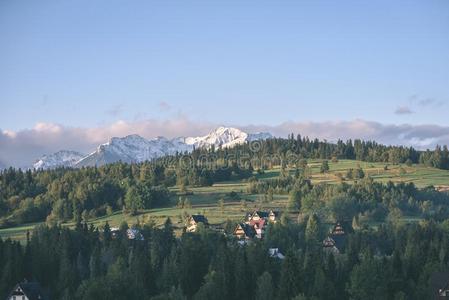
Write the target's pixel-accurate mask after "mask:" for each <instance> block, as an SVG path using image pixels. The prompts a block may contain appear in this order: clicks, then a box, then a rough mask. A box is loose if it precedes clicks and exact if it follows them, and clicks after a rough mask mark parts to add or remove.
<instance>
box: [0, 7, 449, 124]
mask: <svg viewBox="0 0 449 300" xmlns="http://www.w3.org/2000/svg"><path fill="white" fill-rule="evenodd" d="M0 45H1V46H0V70H1V71H0V128H1V129H3V130H14V131H18V130H23V129H26V128H33V127H34V126H35V125H36V123H38V122H48V123H56V124H62V125H64V126H70V127H98V126H104V125H105V124H110V123H113V122H116V121H117V120H126V121H129V122H132V121H136V120H144V119H156V120H165V119H173V118H178V117H179V116H184V117H185V116H186V117H188V118H189V119H192V120H196V121H199V122H214V123H221V124H242V125H248V124H264V125H276V124H280V123H282V122H285V121H294V122H296V121H316V122H320V121H332V120H354V119H363V120H370V121H376V122H381V123H388V124H403V123H407V124H437V125H441V126H447V125H449V118H448V117H447V115H448V112H449V1H446V0H430V1H422V0H406V1H321V0H313V1H241V0H239V1H229V0H228V1H148V0H145V1H123V0H120V1H116V0H107V1H102V0H98V1H92V0H89V1H85V0H76V1H60V0H58V1H56V0H54V1H48V0H40V1H22V0H3V1H1V2H0Z"/></svg>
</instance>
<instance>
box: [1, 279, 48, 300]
mask: <svg viewBox="0 0 449 300" xmlns="http://www.w3.org/2000/svg"><path fill="white" fill-rule="evenodd" d="M6 299H7V300H48V299H49V298H48V297H46V296H44V293H43V292H42V289H41V286H40V284H39V283H38V282H28V281H26V280H25V281H24V282H21V283H18V284H16V286H15V287H14V288H13V289H12V291H11V292H10V293H9V295H8V297H7V298H6Z"/></svg>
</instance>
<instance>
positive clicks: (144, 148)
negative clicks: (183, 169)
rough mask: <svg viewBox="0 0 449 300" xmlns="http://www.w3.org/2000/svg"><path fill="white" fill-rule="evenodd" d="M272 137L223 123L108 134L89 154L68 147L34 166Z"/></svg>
mask: <svg viewBox="0 0 449 300" xmlns="http://www.w3.org/2000/svg"><path fill="white" fill-rule="evenodd" d="M271 137H272V135H271V134H270V133H268V132H258V133H246V132H244V131H242V130H240V129H237V128H234V127H225V126H220V127H218V128H216V129H214V130H212V131H210V132H209V133H208V134H207V135H204V136H197V137H177V138H173V139H167V138H165V137H162V136H158V137H155V138H152V139H145V138H143V137H141V136H140V135H137V134H130V135H127V136H124V137H111V138H110V139H109V141H108V142H106V143H103V144H100V145H99V146H98V147H97V148H96V150H95V151H93V152H91V153H90V154H88V155H82V154H81V153H79V152H76V151H68V150H61V151H58V152H56V153H53V154H50V155H44V156H43V157H41V158H40V159H39V160H37V161H36V163H35V164H34V165H33V168H34V169H54V168H58V167H75V168H80V167H87V166H101V165H104V164H108V163H113V162H117V161H122V162H127V163H136V162H142V161H146V160H151V159H155V158H159V157H162V156H166V155H173V154H175V153H184V152H191V151H193V149H194V148H210V147H212V146H214V147H224V148H231V147H234V146H236V145H238V144H243V143H245V142H251V141H254V140H261V139H268V138H271ZM70 154H71V155H70Z"/></svg>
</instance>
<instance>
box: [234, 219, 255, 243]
mask: <svg viewBox="0 0 449 300" xmlns="http://www.w3.org/2000/svg"><path fill="white" fill-rule="evenodd" d="M256 234H257V233H256V230H255V229H254V227H252V226H250V225H249V224H246V223H239V224H237V227H236V228H235V230H234V236H236V237H237V238H238V239H245V240H250V239H252V238H254V237H255V236H256Z"/></svg>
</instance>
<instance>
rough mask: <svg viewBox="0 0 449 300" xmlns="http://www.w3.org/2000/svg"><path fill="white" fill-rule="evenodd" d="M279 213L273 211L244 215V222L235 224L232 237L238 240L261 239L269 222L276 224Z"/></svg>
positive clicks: (257, 211)
mask: <svg viewBox="0 0 449 300" xmlns="http://www.w3.org/2000/svg"><path fill="white" fill-rule="evenodd" d="M278 216H279V213H278V212H275V211H272V210H270V211H268V212H266V211H259V210H256V211H254V212H252V213H247V214H246V215H245V222H244V223H239V224H237V227H236V228H235V230H234V236H235V237H237V238H238V239H247V240H248V239H252V238H258V239H261V238H263V236H264V234H265V229H266V227H267V224H268V223H269V222H271V223H275V222H277V219H278Z"/></svg>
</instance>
